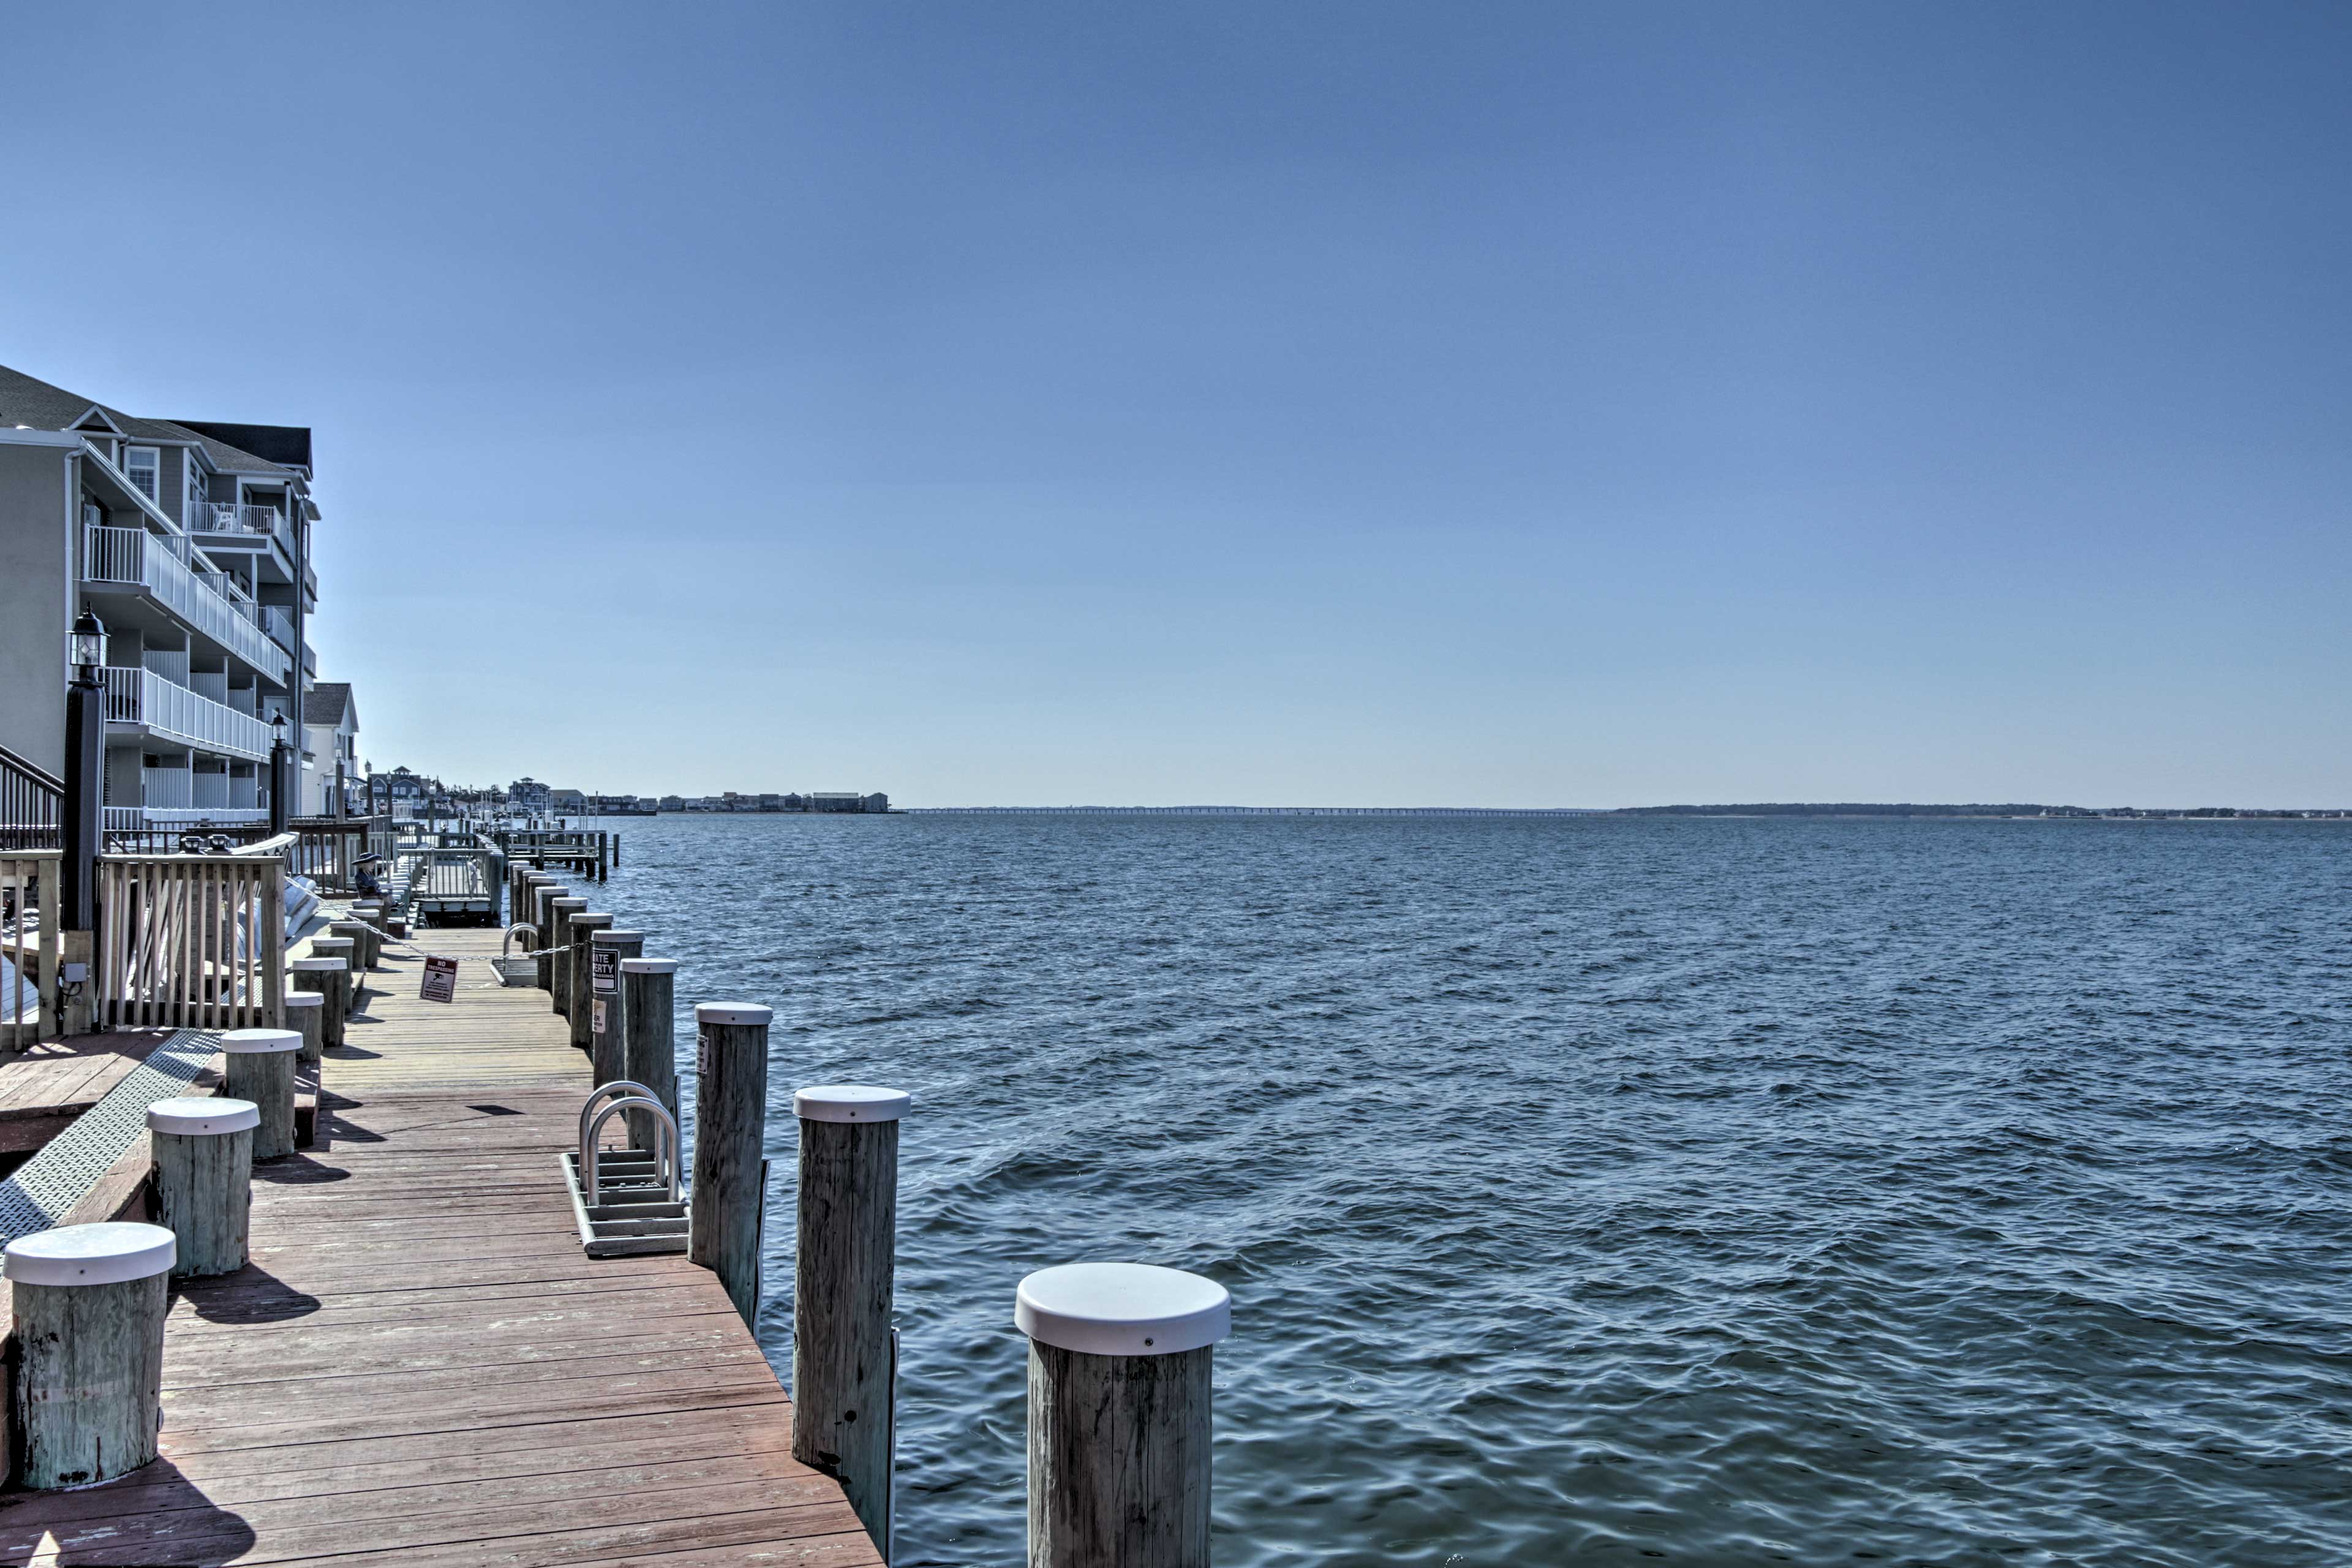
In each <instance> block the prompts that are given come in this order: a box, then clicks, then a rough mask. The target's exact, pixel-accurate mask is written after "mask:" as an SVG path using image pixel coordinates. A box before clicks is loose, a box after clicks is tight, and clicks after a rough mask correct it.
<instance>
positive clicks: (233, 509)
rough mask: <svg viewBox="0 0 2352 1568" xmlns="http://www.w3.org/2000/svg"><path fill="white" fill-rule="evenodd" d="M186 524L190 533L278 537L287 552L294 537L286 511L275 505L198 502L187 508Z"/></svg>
mask: <svg viewBox="0 0 2352 1568" xmlns="http://www.w3.org/2000/svg"><path fill="white" fill-rule="evenodd" d="M187 526H188V531H189V532H191V533H238V534H252V535H257V536H258V537H260V538H263V539H275V540H277V541H278V542H279V543H281V544H283V545H285V546H286V548H287V552H288V553H289V554H291V553H292V552H293V549H294V542H293V536H292V535H291V534H289V532H288V531H287V529H286V514H285V513H284V512H282V511H280V510H278V509H277V508H276V507H274V506H250V505H231V504H230V503H229V502H227V501H198V502H196V503H195V504H194V506H192V507H191V508H190V509H189V510H188V525H187Z"/></svg>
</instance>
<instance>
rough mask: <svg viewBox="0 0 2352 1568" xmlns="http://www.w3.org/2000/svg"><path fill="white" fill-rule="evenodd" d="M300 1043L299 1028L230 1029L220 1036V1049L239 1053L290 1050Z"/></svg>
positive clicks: (297, 1046) (300, 1032) (299, 1045)
mask: <svg viewBox="0 0 2352 1568" xmlns="http://www.w3.org/2000/svg"><path fill="white" fill-rule="evenodd" d="M301 1044H302V1031H301V1030H299V1029H231V1030H230V1031H229V1032H228V1033H227V1034H226V1035H223V1036H222V1037H221V1049H223V1050H225V1051H235V1052H237V1053H239V1054H244V1053H247V1052H258V1051H291V1050H296V1049H299V1047H301Z"/></svg>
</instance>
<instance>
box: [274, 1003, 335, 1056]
mask: <svg viewBox="0 0 2352 1568" xmlns="http://www.w3.org/2000/svg"><path fill="white" fill-rule="evenodd" d="M284 1002H285V1008H286V1026H287V1027H288V1028H289V1029H291V1030H293V1031H294V1032H295V1033H296V1034H298V1035H299V1036H301V1037H302V1048H301V1049H299V1050H298V1051H296V1052H295V1053H294V1055H295V1058H296V1059H297V1060H299V1061H306V1062H315V1061H320V1060H323V1059H325V1057H326V1054H327V999H326V998H325V997H324V996H322V995H320V994H319V993H318V992H316V991H289V992H288V993H286V995H285V998H284Z"/></svg>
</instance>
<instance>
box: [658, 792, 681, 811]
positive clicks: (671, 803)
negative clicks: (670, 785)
mask: <svg viewBox="0 0 2352 1568" xmlns="http://www.w3.org/2000/svg"><path fill="white" fill-rule="evenodd" d="M661 808H662V809H663V810H664V811H684V810H685V809H686V797H685V796H683V795H664V796H662V797H661Z"/></svg>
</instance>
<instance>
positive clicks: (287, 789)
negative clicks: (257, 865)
mask: <svg viewBox="0 0 2352 1568" xmlns="http://www.w3.org/2000/svg"><path fill="white" fill-rule="evenodd" d="M293 761H294V748H293V747H292V746H290V745H288V744H287V743H286V715H285V714H284V713H282V712H278V713H273V714H271V715H270V716H269V837H272V838H275V837H278V835H279V834H281V833H283V832H285V831H286V816H287V813H288V812H289V810H290V809H291V808H290V807H289V805H287V802H286V797H287V795H289V794H290V793H291V792H292V790H293V787H294V769H293V767H292V763H293Z"/></svg>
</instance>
